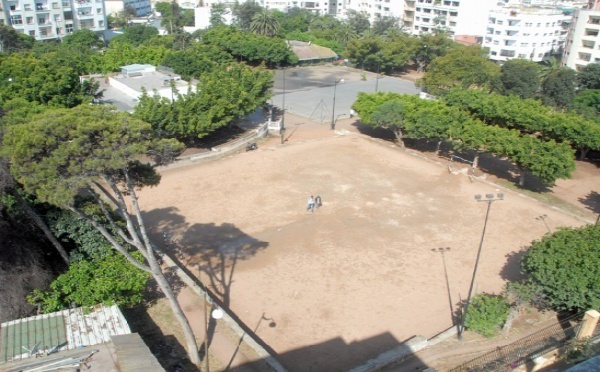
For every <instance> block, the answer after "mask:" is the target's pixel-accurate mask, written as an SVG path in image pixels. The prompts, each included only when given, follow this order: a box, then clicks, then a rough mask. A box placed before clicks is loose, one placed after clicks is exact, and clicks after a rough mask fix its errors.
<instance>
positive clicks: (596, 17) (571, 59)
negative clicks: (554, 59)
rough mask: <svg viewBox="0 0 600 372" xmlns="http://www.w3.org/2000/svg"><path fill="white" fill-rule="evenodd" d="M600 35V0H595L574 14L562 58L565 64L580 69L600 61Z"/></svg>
mask: <svg viewBox="0 0 600 372" xmlns="http://www.w3.org/2000/svg"><path fill="white" fill-rule="evenodd" d="M599 35H600V0H595V1H590V2H589V3H588V5H587V7H586V8H585V9H579V10H576V11H575V13H574V15H573V21H572V23H571V26H570V27H569V33H568V36H567V41H566V43H565V49H564V53H563V58H562V63H563V66H567V67H570V68H572V69H574V70H577V71H579V70H581V69H582V68H583V67H585V66H587V65H588V64H590V63H600V36H599Z"/></svg>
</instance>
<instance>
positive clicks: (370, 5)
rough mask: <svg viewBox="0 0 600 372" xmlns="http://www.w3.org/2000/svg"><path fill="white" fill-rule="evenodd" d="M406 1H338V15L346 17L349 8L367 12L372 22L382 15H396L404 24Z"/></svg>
mask: <svg viewBox="0 0 600 372" xmlns="http://www.w3.org/2000/svg"><path fill="white" fill-rule="evenodd" d="M404 7H405V3H404V1H402V0H343V2H338V6H337V16H338V17H340V18H342V19H343V18H346V16H347V14H348V10H355V11H357V12H361V13H364V14H366V15H367V16H368V17H369V20H370V21H371V23H373V22H374V21H375V20H376V19H377V18H380V17H396V18H399V20H400V23H401V24H402V21H403V16H404Z"/></svg>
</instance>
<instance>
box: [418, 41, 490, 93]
mask: <svg viewBox="0 0 600 372" xmlns="http://www.w3.org/2000/svg"><path fill="white" fill-rule="evenodd" d="M499 77H500V67H499V66H498V65H496V64H495V63H494V62H491V61H490V60H489V59H488V58H487V54H486V52H485V51H484V50H483V49H481V48H480V47H478V46H469V47H465V46H461V47H458V48H455V49H453V50H451V51H450V52H449V53H448V54H446V55H445V56H442V57H437V58H436V59H434V60H433V62H432V63H431V65H430V66H429V68H428V70H427V72H426V73H425V75H424V76H423V79H422V80H421V81H420V85H421V86H422V87H424V88H425V89H426V90H427V92H428V93H431V94H434V95H439V94H443V93H444V92H446V91H448V90H450V89H452V88H457V87H460V88H463V89H469V88H481V89H486V90H491V88H492V87H494V86H495V85H496V84H497V81H498V78H499Z"/></svg>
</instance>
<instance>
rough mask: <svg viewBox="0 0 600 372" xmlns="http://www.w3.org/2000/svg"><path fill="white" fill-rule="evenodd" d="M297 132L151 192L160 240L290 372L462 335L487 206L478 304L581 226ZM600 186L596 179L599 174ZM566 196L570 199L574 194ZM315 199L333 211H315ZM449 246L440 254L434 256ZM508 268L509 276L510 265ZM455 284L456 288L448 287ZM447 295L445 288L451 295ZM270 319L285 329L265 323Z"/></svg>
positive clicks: (442, 173)
mask: <svg viewBox="0 0 600 372" xmlns="http://www.w3.org/2000/svg"><path fill="white" fill-rule="evenodd" d="M300 121H301V120H297V121H296V123H295V124H293V123H292V122H291V120H290V124H289V125H290V126H289V127H288V133H287V134H288V135H289V138H288V141H287V142H286V144H284V145H279V143H278V139H270V140H268V141H267V142H265V143H261V144H259V149H258V150H255V151H251V152H246V153H241V154H238V155H235V156H231V157H228V158H225V159H221V160H217V161H214V162H210V163H204V164H196V165H192V166H189V167H185V168H178V169H172V170H167V171H164V172H163V178H162V181H161V183H160V185H159V186H158V187H156V188H152V189H147V190H144V191H142V192H141V193H140V202H141V205H142V207H143V208H144V210H145V219H146V222H147V224H148V225H149V226H151V228H152V229H153V231H154V234H155V237H157V236H159V234H160V233H161V232H163V231H168V232H169V233H170V234H171V235H173V236H174V237H175V240H176V241H177V242H179V243H180V245H181V246H182V248H183V250H184V254H185V258H184V260H183V262H184V264H186V266H187V267H188V269H189V270H190V271H191V272H192V273H194V274H196V275H197V274H198V272H199V270H198V267H199V266H200V267H201V268H202V270H203V271H204V272H203V274H202V275H201V276H200V278H201V280H202V281H203V282H207V280H209V279H208V278H209V276H210V280H211V281H212V283H213V285H214V287H213V290H215V291H216V292H217V293H220V294H222V296H223V300H224V301H225V303H228V304H229V306H230V308H231V310H232V311H233V312H234V313H235V314H236V315H237V316H239V317H240V318H241V319H242V321H244V323H245V324H246V325H247V326H248V327H249V328H251V329H254V328H255V327H256V325H257V324H259V327H258V329H257V330H256V333H257V334H258V335H259V337H261V338H262V339H263V340H264V341H265V342H266V343H267V344H268V345H269V346H270V347H272V348H273V349H274V350H275V351H276V352H277V353H278V354H279V356H280V357H279V360H280V361H281V362H282V363H283V364H284V365H285V366H286V367H287V368H289V369H290V370H292V371H308V370H312V371H336V370H347V369H349V368H351V367H354V366H357V365H360V364H363V363H364V362H365V361H366V360H368V359H370V358H373V357H375V356H376V355H378V354H379V353H381V352H384V351H387V350H389V349H391V348H393V347H395V346H397V344H398V343H401V342H403V341H405V340H406V339H408V338H410V337H412V336H414V335H423V336H425V337H431V336H433V335H435V334H437V333H439V332H441V331H444V330H446V329H447V328H449V327H451V325H452V311H454V310H456V304H457V303H458V301H459V300H460V298H463V299H464V298H466V296H467V292H468V287H469V283H470V279H471V275H472V270H473V265H474V262H475V257H476V253H477V247H478V245H479V240H480V238H481V232H482V228H483V222H484V217H485V213H486V206H487V205H486V203H478V202H476V201H475V200H474V198H473V195H474V194H479V193H484V194H485V193H498V192H503V193H505V194H506V197H505V200H504V201H498V202H495V203H494V204H493V205H492V208H491V212H490V217H489V223H488V229H487V232H486V238H485V242H484V249H483V254H482V257H481V264H480V267H479V272H478V275H477V289H478V291H479V292H484V291H485V292H498V291H500V290H501V289H502V286H503V284H504V283H505V280H507V279H516V278H517V277H518V267H517V266H516V262H517V260H516V258H517V257H519V254H518V252H519V251H521V250H522V249H523V248H524V247H525V246H527V245H528V244H529V243H530V242H531V241H532V240H533V239H539V238H540V237H541V236H543V235H544V234H545V233H546V232H547V228H546V226H545V225H544V223H543V221H541V220H536V217H538V216H540V215H547V217H546V219H545V221H546V223H547V224H548V226H549V227H550V228H551V229H555V228H556V227H558V226H579V225H582V224H583V223H584V222H583V221H581V220H577V219H575V218H573V217H570V216H568V215H565V214H563V213H560V212H559V211H556V210H554V209H551V208H548V207H545V206H544V205H542V204H541V203H539V202H536V201H533V200H531V199H529V198H527V197H523V196H520V195H519V194H516V193H513V192H510V191H508V192H507V191H506V190H500V189H496V188H495V187H494V186H490V185H489V184H486V183H482V182H479V181H475V182H471V181H470V180H469V178H468V177H466V176H464V175H452V174H449V172H448V170H447V169H446V168H445V167H442V166H440V165H438V164H435V163H434V162H431V161H428V160H424V159H422V158H419V157H417V156H414V155H410V154H407V153H403V152H402V151H400V150H399V148H398V147H396V146H394V145H392V144H390V143H389V142H384V141H379V140H373V139H370V138H368V137H366V136H364V135H361V134H358V133H357V132H356V131H355V130H352V128H354V127H353V126H351V125H350V123H340V124H339V125H338V131H337V132H333V131H330V130H329V128H328V126H327V127H325V126H323V125H319V124H312V123H308V122H306V123H302V124H301V125H298V124H299V122H300ZM596 175H597V171H596ZM563 187H568V185H567V186H563ZM310 195H314V196H316V195H320V196H321V197H322V199H323V207H322V208H320V210H317V211H315V213H314V214H312V213H307V212H306V200H307V198H308V197H309V196H310ZM445 247H449V250H448V251H446V252H445V253H444V254H443V255H442V254H440V253H439V252H433V251H432V250H437V248H445ZM507 263H508V265H507ZM445 272H446V273H447V276H446V275H445ZM447 283H448V284H447ZM263 316H264V317H265V318H268V319H272V321H274V322H275V323H276V326H275V327H269V326H268V325H267V322H264V321H263V322H260V320H261V318H262V317H263Z"/></svg>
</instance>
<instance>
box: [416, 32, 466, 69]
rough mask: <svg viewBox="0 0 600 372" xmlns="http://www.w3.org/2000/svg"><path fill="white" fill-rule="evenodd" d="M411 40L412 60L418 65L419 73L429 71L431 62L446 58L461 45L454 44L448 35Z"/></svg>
mask: <svg viewBox="0 0 600 372" xmlns="http://www.w3.org/2000/svg"><path fill="white" fill-rule="evenodd" d="M410 40H411V50H412V57H411V59H412V60H413V62H414V63H415V64H416V65H417V72H423V71H427V69H428V68H429V65H430V64H431V62H432V61H433V60H434V59H436V58H437V57H442V56H445V55H446V54H447V53H448V52H449V51H450V50H452V49H454V48H458V47H459V45H460V44H457V43H455V42H453V41H452V40H451V39H450V38H448V37H447V36H446V35H443V34H442V35H429V34H426V35H421V36H419V37H413V38H411V39H410Z"/></svg>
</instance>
